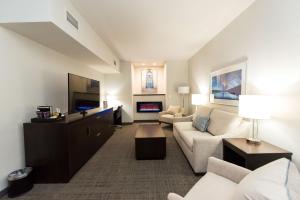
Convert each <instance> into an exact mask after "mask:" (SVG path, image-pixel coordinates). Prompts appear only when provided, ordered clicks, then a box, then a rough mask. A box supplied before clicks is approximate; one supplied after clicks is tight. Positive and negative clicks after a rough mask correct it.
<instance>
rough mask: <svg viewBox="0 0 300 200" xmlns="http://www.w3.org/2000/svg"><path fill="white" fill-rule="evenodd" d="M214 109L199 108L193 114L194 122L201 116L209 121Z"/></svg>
mask: <svg viewBox="0 0 300 200" xmlns="http://www.w3.org/2000/svg"><path fill="white" fill-rule="evenodd" d="M211 111H212V108H210V107H206V106H198V108H197V110H196V111H195V113H194V114H193V120H194V119H195V117H196V116H198V115H200V116H201V117H206V118H208V119H209V116H210V113H211Z"/></svg>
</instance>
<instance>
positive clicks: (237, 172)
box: [207, 157, 251, 183]
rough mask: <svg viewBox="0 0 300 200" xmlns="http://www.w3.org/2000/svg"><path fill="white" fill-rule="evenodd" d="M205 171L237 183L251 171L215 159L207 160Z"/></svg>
mask: <svg viewBox="0 0 300 200" xmlns="http://www.w3.org/2000/svg"><path fill="white" fill-rule="evenodd" d="M207 171H208V172H211V173H214V174H217V175H219V176H223V177H225V178H227V179H230V180H231V181H233V182H235V183H239V182H240V181H241V180H242V179H243V178H244V177H245V176H247V175H248V174H249V173H250V172H251V171H250V170H248V169H246V168H243V167H240V166H238V165H235V164H232V163H229V162H226V161H224V160H221V159H217V158H215V157H209V158H208V166H207Z"/></svg>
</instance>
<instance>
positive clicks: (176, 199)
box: [168, 193, 184, 200]
mask: <svg viewBox="0 0 300 200" xmlns="http://www.w3.org/2000/svg"><path fill="white" fill-rule="evenodd" d="M168 200H184V198H183V197H182V196H180V195H178V194H175V193H169V194H168Z"/></svg>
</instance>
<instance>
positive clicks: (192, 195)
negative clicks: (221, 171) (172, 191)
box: [184, 172, 236, 200]
mask: <svg viewBox="0 0 300 200" xmlns="http://www.w3.org/2000/svg"><path fill="white" fill-rule="evenodd" d="M235 189H236V183H234V182H232V181H230V180H229V179H226V178H224V177H222V176H218V175H216V174H214V173H210V172H207V173H206V175H205V176H203V177H202V178H201V179H200V180H199V181H198V182H197V183H196V184H195V185H194V186H193V187H192V189H191V190H190V191H189V192H188V193H187V194H186V195H185V197H184V199H185V200H195V199H199V200H200V199H201V200H202V199H203V200H208V199H209V200H220V199H222V200H227V199H230V200H231V199H232V196H233V194H234V191H235Z"/></svg>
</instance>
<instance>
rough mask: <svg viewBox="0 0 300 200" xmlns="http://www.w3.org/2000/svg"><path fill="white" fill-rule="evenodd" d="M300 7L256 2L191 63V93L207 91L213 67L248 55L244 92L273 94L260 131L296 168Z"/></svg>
mask: <svg viewBox="0 0 300 200" xmlns="http://www.w3.org/2000/svg"><path fill="white" fill-rule="evenodd" d="M299 10H300V2H299V1H298V0H286V1H282V0H257V1H256V2H255V3H254V4H253V5H252V6H250V7H249V8H248V9H247V10H246V11H245V12H244V13H243V14H242V15H241V16H239V17H238V18H237V19H236V20H235V21H233V22H232V23H231V24H230V25H229V26H228V27H226V29H224V30H223V31H222V32H221V33H220V34H219V35H218V36H217V37H216V38H214V39H213V40H212V41H211V42H210V43H208V44H207V45H206V46H205V47H204V48H203V49H202V50H200V51H199V52H198V53H197V54H196V55H195V56H193V57H192V58H191V59H190V61H189V65H190V66H189V67H190V72H189V74H190V82H191V85H192V90H193V92H194V93H196V92H203V93H207V92H208V88H209V74H210V72H211V71H213V70H216V69H219V68H222V67H224V66H227V65H230V64H232V63H236V62H239V61H243V60H246V59H247V63H248V67H247V93H248V94H265V95H272V102H270V103H272V105H273V113H272V116H273V117H272V119H271V120H268V121H265V122H263V123H262V127H261V128H262V129H261V133H260V134H261V136H262V138H263V139H264V140H267V141H269V142H271V143H273V144H275V145H278V146H280V147H282V148H285V149H287V150H290V151H291V152H293V153H294V155H293V160H294V161H295V162H296V163H297V165H298V166H300V146H299V144H300V132H299V130H300V103H299V102H300V67H299V66H300V56H299V55H300V54H299V53H300V37H299V36H300V25H299V19H300V12H299ZM227 109H228V108H227ZM230 109H232V108H230ZM235 109H237V108H235Z"/></svg>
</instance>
